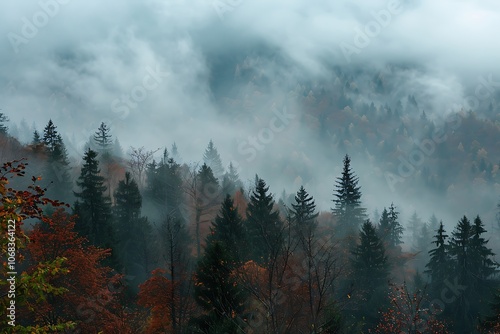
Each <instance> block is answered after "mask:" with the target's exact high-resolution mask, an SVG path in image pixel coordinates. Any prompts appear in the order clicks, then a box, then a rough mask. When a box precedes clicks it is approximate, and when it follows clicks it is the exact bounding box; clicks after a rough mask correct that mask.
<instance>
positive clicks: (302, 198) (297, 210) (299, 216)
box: [290, 186, 319, 251]
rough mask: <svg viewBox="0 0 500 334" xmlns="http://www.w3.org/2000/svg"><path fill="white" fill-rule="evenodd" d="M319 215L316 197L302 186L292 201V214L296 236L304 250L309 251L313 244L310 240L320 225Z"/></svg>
mask: <svg viewBox="0 0 500 334" xmlns="http://www.w3.org/2000/svg"><path fill="white" fill-rule="evenodd" d="M318 215H319V213H318V212H316V204H315V203H314V198H313V197H312V196H310V195H309V194H308V193H307V191H306V190H305V189H304V187H303V186H301V187H300V189H299V191H297V194H296V195H295V203H292V208H291V209H290V216H291V222H292V224H293V233H294V236H295V238H296V240H297V241H298V242H299V244H300V245H301V247H302V248H303V250H304V251H307V250H308V248H310V246H311V245H310V242H311V241H312V240H310V239H311V238H312V236H313V234H314V231H315V230H316V227H317V225H318V223H317V221H316V218H317V217H318ZM308 243H309V245H308Z"/></svg>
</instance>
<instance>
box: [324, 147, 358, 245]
mask: <svg viewBox="0 0 500 334" xmlns="http://www.w3.org/2000/svg"><path fill="white" fill-rule="evenodd" d="M358 181H359V179H358V177H357V176H356V175H355V174H354V172H353V171H352V169H351V159H350V158H349V156H348V155H346V156H345V157H344V169H343V171H342V175H341V176H340V177H339V178H337V181H336V185H335V187H336V190H335V193H334V196H335V199H334V200H333V202H334V203H335V207H334V208H333V209H332V211H333V214H334V215H335V217H336V219H337V222H338V228H339V232H340V233H339V234H340V235H350V234H353V233H355V232H356V231H357V230H358V228H359V226H360V225H361V224H362V223H363V221H364V220H365V218H366V213H365V212H366V209H365V208H363V207H362V206H361V187H360V186H358Z"/></svg>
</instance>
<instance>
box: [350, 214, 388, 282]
mask: <svg viewBox="0 0 500 334" xmlns="http://www.w3.org/2000/svg"><path fill="white" fill-rule="evenodd" d="M359 239H360V243H359V245H358V246H356V248H355V249H354V251H353V252H352V253H353V255H354V258H353V268H354V272H355V274H354V277H355V278H356V280H358V282H360V283H361V284H359V287H361V288H362V289H366V290H368V291H374V290H375V289H376V288H377V287H378V286H380V285H383V284H384V283H386V282H387V278H388V274H389V263H388V262H387V256H386V255H385V248H384V245H383V243H382V241H381V240H380V238H379V237H378V235H377V233H376V230H375V227H374V226H373V224H372V223H371V222H370V220H367V221H366V222H365V223H364V224H363V226H362V228H361V231H360V233H359Z"/></svg>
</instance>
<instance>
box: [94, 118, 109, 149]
mask: <svg viewBox="0 0 500 334" xmlns="http://www.w3.org/2000/svg"><path fill="white" fill-rule="evenodd" d="M110 131H111V130H110V129H109V127H108V126H107V125H106V123H104V122H102V123H101V125H100V126H99V128H98V129H97V131H96V132H95V134H94V141H95V143H96V144H97V150H98V152H99V153H100V154H101V156H102V157H103V158H104V157H109V154H110V151H111V147H112V145H113V141H112V139H111V134H110V133H109V132H110Z"/></svg>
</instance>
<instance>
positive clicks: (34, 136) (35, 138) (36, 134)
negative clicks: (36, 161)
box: [31, 130, 42, 145]
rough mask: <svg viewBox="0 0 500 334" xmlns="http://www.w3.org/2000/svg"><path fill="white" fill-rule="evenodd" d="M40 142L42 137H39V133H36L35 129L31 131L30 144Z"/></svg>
mask: <svg viewBox="0 0 500 334" xmlns="http://www.w3.org/2000/svg"><path fill="white" fill-rule="evenodd" d="M41 143H42V138H41V137H40V134H39V133H38V131H37V130H35V131H34V132H33V140H32V141H31V144H32V145H39V144H41Z"/></svg>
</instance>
